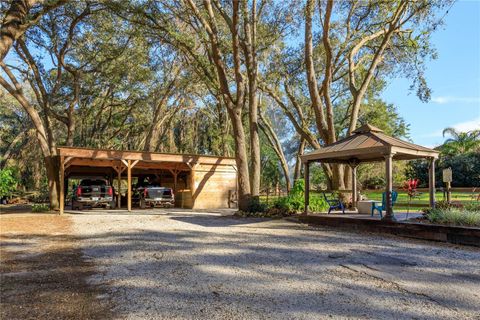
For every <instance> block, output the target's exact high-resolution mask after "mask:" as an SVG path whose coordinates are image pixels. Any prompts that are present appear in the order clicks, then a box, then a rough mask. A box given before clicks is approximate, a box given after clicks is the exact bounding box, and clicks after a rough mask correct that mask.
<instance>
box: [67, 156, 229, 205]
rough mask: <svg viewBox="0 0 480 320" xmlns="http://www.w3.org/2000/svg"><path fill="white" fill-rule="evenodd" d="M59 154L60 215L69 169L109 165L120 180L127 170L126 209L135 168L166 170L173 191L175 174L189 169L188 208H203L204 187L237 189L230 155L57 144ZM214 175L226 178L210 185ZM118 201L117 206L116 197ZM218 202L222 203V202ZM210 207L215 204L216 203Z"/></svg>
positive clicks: (89, 169) (91, 170) (88, 170)
mask: <svg viewBox="0 0 480 320" xmlns="http://www.w3.org/2000/svg"><path fill="white" fill-rule="evenodd" d="M58 154H59V158H60V164H59V173H60V214H62V213H63V212H64V209H65V208H64V207H65V174H66V173H67V174H68V173H69V169H71V168H76V170H77V172H84V173H85V174H87V173H90V174H93V173H95V172H99V171H100V172H101V170H102V169H101V168H104V170H107V168H108V170H114V172H115V173H116V175H117V179H118V181H119V183H120V180H121V175H122V173H124V171H126V172H127V210H128V211H131V210H132V170H133V169H134V168H135V170H145V171H148V170H152V171H154V170H168V171H169V172H170V173H171V174H172V176H173V179H174V182H173V189H174V193H176V191H177V190H176V189H177V176H179V174H180V173H182V172H188V177H189V179H190V181H189V182H188V185H189V189H188V192H189V196H190V197H191V204H188V206H187V207H192V208H193V207H195V206H197V207H205V205H202V203H196V200H197V198H198V197H199V192H201V191H202V190H203V189H204V188H205V186H208V187H212V186H213V187H217V188H218V187H223V188H228V190H232V189H236V162H235V159H234V158H230V157H217V156H209V155H195V154H173V153H157V152H142V151H121V150H106V149H89V148H78V147H59V148H58ZM215 175H218V176H219V179H222V178H223V180H228V181H223V183H221V184H218V183H217V184H212V181H215V179H214V178H213V177H215ZM225 177H226V178H225ZM186 184H187V183H186ZM197 189H198V190H197ZM207 189H208V188H207ZM222 191H224V190H222ZM217 192H218V190H217ZM224 193H225V192H223V193H222V194H224ZM202 200H203V199H202ZM117 201H118V202H119V203H118V205H119V206H120V198H119V197H118V198H117ZM219 205H221V206H223V203H222V204H219ZM212 206H215V204H213V205H212Z"/></svg>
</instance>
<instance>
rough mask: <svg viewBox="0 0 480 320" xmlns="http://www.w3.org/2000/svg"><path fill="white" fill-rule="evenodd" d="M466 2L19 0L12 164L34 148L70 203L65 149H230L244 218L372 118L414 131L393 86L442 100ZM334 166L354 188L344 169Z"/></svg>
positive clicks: (5, 34)
mask: <svg viewBox="0 0 480 320" xmlns="http://www.w3.org/2000/svg"><path fill="white" fill-rule="evenodd" d="M451 3H452V1H441V2H439V1H432V0H421V1H360V2H359V1H319V2H317V1H313V0H305V1H297V0H296V1H287V2H277V1H266V0H248V1H247V0H243V1H232V2H230V1H218V0H203V1H199V0H198V1H197V0H171V1H153V0H141V1H138V0H135V1H134V0H131V1H129V0H127V1H108V0H105V1H95V0H93V1H92V0H88V1H87V0H79V1H67V0H53V1H38V0H37V1H36V0H29V1H19V0H10V1H7V2H4V3H2V5H1V7H0V9H1V11H0V14H1V19H2V20H1V37H0V57H1V62H0V67H1V72H0V85H1V88H2V92H1V93H0V96H1V98H2V99H1V104H2V105H5V106H6V107H7V108H8V110H7V111H2V113H1V114H0V117H1V131H0V134H1V135H2V138H4V139H2V143H1V144H0V150H2V154H4V155H5V156H4V157H3V158H4V159H2V161H4V162H5V160H6V159H11V158H12V153H18V151H19V150H20V149H21V148H22V146H25V145H26V144H28V143H30V144H31V145H32V146H33V148H34V149H35V152H36V153H37V154H41V155H42V156H43V158H44V159H45V166H44V168H39V169H38V170H40V171H41V172H42V173H44V174H45V175H46V176H47V177H48V181H49V188H50V197H51V202H52V205H53V206H56V205H57V203H56V201H57V200H56V199H57V198H58V197H57V193H56V192H57V190H58V169H57V168H56V167H55V166H56V162H55V157H56V156H57V154H56V152H57V151H56V147H57V146H60V145H69V146H84V147H102V148H119V149H136V150H146V151H160V152H189V153H203V154H216V155H231V156H234V157H235V158H236V161H237V167H238V179H239V181H238V182H239V197H240V201H239V206H240V208H241V209H242V208H243V209H245V208H247V207H248V203H249V202H250V201H251V199H252V198H256V197H258V195H259V192H260V189H261V188H262V187H263V186H266V185H271V184H272V183H273V181H281V183H282V184H284V185H285V186H286V187H287V188H289V187H290V186H291V185H293V182H292V181H291V180H292V179H298V178H299V177H300V175H301V165H300V160H299V155H301V154H302V153H303V152H305V151H306V150H311V149H318V148H321V147H322V146H324V145H326V144H329V143H333V142H335V141H337V140H338V139H340V138H342V137H345V136H347V135H349V134H351V132H352V131H353V130H354V129H355V128H356V127H357V126H358V125H360V124H363V123H366V122H370V123H373V124H374V125H376V126H379V127H380V128H382V129H383V130H385V131H386V132H387V133H389V134H392V135H395V136H403V137H407V136H408V124H406V123H405V121H404V120H403V119H402V118H401V117H400V116H399V115H398V112H397V110H396V108H395V106H393V105H389V104H388V103H386V102H384V101H382V100H381V99H380V93H381V92H382V90H383V89H384V88H385V87H386V86H387V85H388V79H389V78H390V77H392V76H394V75H401V76H405V77H408V78H410V79H411V80H412V90H414V91H415V93H416V94H417V95H418V97H419V98H420V100H422V101H427V100H428V99H429V97H430V90H429V89H428V86H427V83H426V81H425V79H424V76H423V72H424V69H425V65H426V62H428V61H429V59H431V58H435V55H436V53H435V50H434V48H433V47H432V45H431V43H430V37H431V34H432V32H433V31H434V30H436V28H437V26H438V25H439V24H440V23H441V21H442V19H441V18H442V17H443V16H444V12H445V10H447V9H448V8H449V6H450V5H451ZM32 141H33V143H32ZM24 159H25V161H28V160H26V159H28V158H24ZM275 161H277V163H278V165H274V162H275ZM262 167H263V168H264V169H265V170H263V172H264V176H262ZM322 168H323V170H324V173H325V177H326V178H327V181H328V183H329V184H330V185H331V186H332V187H335V188H344V187H348V184H349V183H350V182H349V181H350V180H349V179H350V177H349V175H348V171H345V170H344V168H343V167H342V166H340V165H336V166H328V165H324V166H323V167H322ZM265 175H268V176H265ZM279 177H282V178H281V179H280V178H279Z"/></svg>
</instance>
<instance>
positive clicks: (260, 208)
mask: <svg viewBox="0 0 480 320" xmlns="http://www.w3.org/2000/svg"><path fill="white" fill-rule="evenodd" d="M267 208H268V206H267V205H266V204H265V203H262V202H260V199H259V198H254V199H252V201H250V204H249V205H248V210H247V211H248V212H265V211H266V210H267Z"/></svg>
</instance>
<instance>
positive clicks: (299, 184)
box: [273, 179, 328, 214]
mask: <svg viewBox="0 0 480 320" xmlns="http://www.w3.org/2000/svg"><path fill="white" fill-rule="evenodd" d="M273 208H275V209H277V210H283V211H285V212H287V213H290V214H292V213H298V212H302V211H304V210H305V181H304V180H303V179H298V180H296V181H295V184H294V185H293V188H292V190H290V194H289V195H288V196H287V197H282V198H279V199H278V200H277V201H276V202H275V204H274V205H273ZM327 208H328V206H327V204H326V202H325V200H324V199H323V198H320V197H315V196H313V197H312V196H311V197H310V205H309V210H311V211H317V212H318V211H324V210H326V209H327Z"/></svg>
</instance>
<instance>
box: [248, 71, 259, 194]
mask: <svg viewBox="0 0 480 320" xmlns="http://www.w3.org/2000/svg"><path fill="white" fill-rule="evenodd" d="M252 81H253V82H256V80H250V81H249V93H248V100H249V103H248V104H249V111H250V112H249V124H250V162H251V167H250V168H251V169H250V170H251V175H252V180H251V188H252V189H251V190H252V196H253V197H258V195H259V193H260V166H261V163H260V138H259V136H258V101H257V86H256V84H255V83H252Z"/></svg>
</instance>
